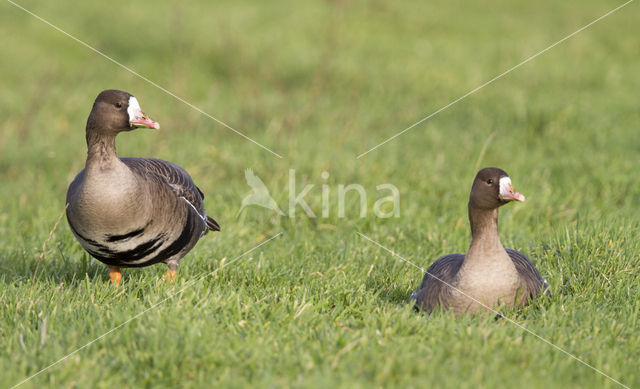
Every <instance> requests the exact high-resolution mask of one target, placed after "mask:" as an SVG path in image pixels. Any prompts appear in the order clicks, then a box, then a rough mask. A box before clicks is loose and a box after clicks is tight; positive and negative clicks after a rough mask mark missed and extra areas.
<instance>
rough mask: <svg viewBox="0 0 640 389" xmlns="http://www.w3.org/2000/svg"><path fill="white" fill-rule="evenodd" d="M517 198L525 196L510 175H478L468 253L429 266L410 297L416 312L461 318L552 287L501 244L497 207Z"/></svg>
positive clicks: (528, 263) (496, 171)
mask: <svg viewBox="0 0 640 389" xmlns="http://www.w3.org/2000/svg"><path fill="white" fill-rule="evenodd" d="M512 200H516V201H524V200H525V198H524V196H523V195H521V194H520V193H518V192H516V191H515V190H514V189H513V186H512V185H511V179H510V178H509V175H507V173H505V172H504V171H503V170H501V169H498V168H486V169H482V170H480V171H479V172H478V174H477V175H476V178H475V180H474V181H473V186H472V187H471V194H470V196H469V223H470V224H471V245H470V247H469V251H468V252H467V254H466V255H464V254H449V255H445V256H444V257H441V258H439V259H438V260H437V261H435V262H434V263H433V264H432V265H431V266H429V268H428V269H427V272H426V274H425V276H424V278H423V280H422V283H421V284H420V287H419V288H418V290H416V291H415V292H413V294H412V295H411V299H415V300H416V305H415V308H416V309H418V310H423V311H426V312H430V311H432V310H434V309H435V308H442V309H453V311H454V312H455V313H456V315H457V314H460V313H463V312H471V313H474V312H478V311H482V310H487V307H490V308H492V309H494V308H495V307H496V306H497V305H498V304H504V305H505V306H507V307H511V306H514V305H519V306H522V305H525V304H526V303H527V302H528V301H529V299H532V298H534V297H536V296H537V295H539V294H540V293H541V292H543V291H544V290H545V289H546V288H547V287H548V286H549V284H548V283H547V281H546V280H544V279H543V278H542V277H541V276H540V273H539V272H538V270H536V268H535V266H534V265H533V263H531V261H530V260H529V258H527V256H526V255H524V254H523V253H521V252H519V251H516V250H513V249H505V248H504V247H502V243H500V238H499V237H498V208H499V207H500V206H502V205H504V204H506V203H508V202H509V201H512ZM443 281H444V282H443ZM447 284H448V285H447ZM449 285H450V286H449ZM474 299H475V300H477V301H480V302H481V303H482V304H484V306H483V305H481V304H479V303H478V302H477V301H475V300H474ZM516 299H517V301H516Z"/></svg>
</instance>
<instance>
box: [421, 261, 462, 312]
mask: <svg viewBox="0 0 640 389" xmlns="http://www.w3.org/2000/svg"><path fill="white" fill-rule="evenodd" d="M463 261H464V254H458V253H456V254H449V255H445V256H443V257H440V258H438V260H437V261H435V262H434V263H433V264H431V266H429V268H428V269H427V271H426V273H425V275H424V278H423V279H422V283H421V284H420V287H419V288H418V289H417V290H416V291H415V292H413V293H412V294H411V298H410V299H409V301H411V300H413V299H415V300H416V305H415V306H414V309H416V310H424V311H426V312H430V311H432V310H433V309H435V308H437V307H439V306H445V305H446V304H447V299H448V297H449V295H450V293H451V288H450V287H449V286H448V285H452V284H453V283H454V282H455V279H456V275H457V274H458V271H459V270H460V267H461V266H462V262H463ZM447 284H448V285H447Z"/></svg>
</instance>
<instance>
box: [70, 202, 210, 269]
mask: <svg viewBox="0 0 640 389" xmlns="http://www.w3.org/2000/svg"><path fill="white" fill-rule="evenodd" d="M193 213H194V212H191V211H189V212H188V213H187V220H186V221H185V223H184V225H183V227H182V232H181V233H180V236H178V238H177V239H176V240H174V241H173V242H171V243H170V244H169V245H168V246H167V247H165V248H164V249H162V250H161V251H160V252H158V253H157V254H155V255H154V253H155V252H156V250H158V249H159V248H160V247H162V246H163V245H165V243H167V241H168V239H167V238H166V233H160V234H158V235H156V236H155V237H154V238H152V239H150V240H148V241H146V242H143V243H141V244H139V245H138V246H136V247H134V248H133V249H131V250H125V251H120V250H118V249H117V247H118V245H119V244H118V243H116V242H117V241H120V240H125V239H127V240H128V239H129V238H131V237H133V236H138V235H140V234H142V233H143V232H144V228H143V229H139V230H135V231H132V232H129V233H127V234H123V235H108V236H107V242H105V243H106V244H105V243H99V242H97V241H95V240H93V239H88V238H86V237H84V236H82V235H81V234H79V233H78V231H77V230H76V229H75V228H74V227H73V225H72V224H71V222H69V226H70V227H71V230H72V231H73V233H74V234H76V236H77V237H78V238H80V239H82V240H83V241H85V242H87V243H88V244H89V245H91V246H92V248H87V247H85V250H87V252H88V253H89V254H91V256H93V257H94V258H96V259H97V260H99V261H100V262H103V263H105V264H107V265H109V266H119V267H144V266H149V265H153V264H155V263H158V262H162V261H165V260H167V259H169V258H171V257H173V256H174V255H176V254H178V253H180V251H182V249H184V248H185V247H187V246H188V245H189V243H190V242H191V241H192V239H193V238H194V233H196V230H197V228H198V226H197V223H196V222H197V221H198V220H200V219H199V218H195V217H194V215H193ZM149 224H150V223H149ZM200 227H201V228H200V229H202V226H200ZM114 238H116V239H115V241H114ZM109 243H112V244H109ZM94 248H95V249H94ZM147 257H149V258H147ZM140 260H142V261H140ZM132 261H140V262H138V263H131V262H132Z"/></svg>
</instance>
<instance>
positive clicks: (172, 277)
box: [164, 269, 176, 284]
mask: <svg viewBox="0 0 640 389" xmlns="http://www.w3.org/2000/svg"><path fill="white" fill-rule="evenodd" d="M164 279H165V280H169V283H171V284H172V283H173V281H175V280H176V271H175V270H171V269H169V271H168V272H167V274H165V275H164Z"/></svg>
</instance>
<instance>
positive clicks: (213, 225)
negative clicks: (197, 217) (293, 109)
mask: <svg viewBox="0 0 640 389" xmlns="http://www.w3.org/2000/svg"><path fill="white" fill-rule="evenodd" d="M206 223H207V229H209V230H211V231H220V225H219V224H218V222H217V221H215V220H213V219H212V218H211V217H210V216H207V222H206Z"/></svg>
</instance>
